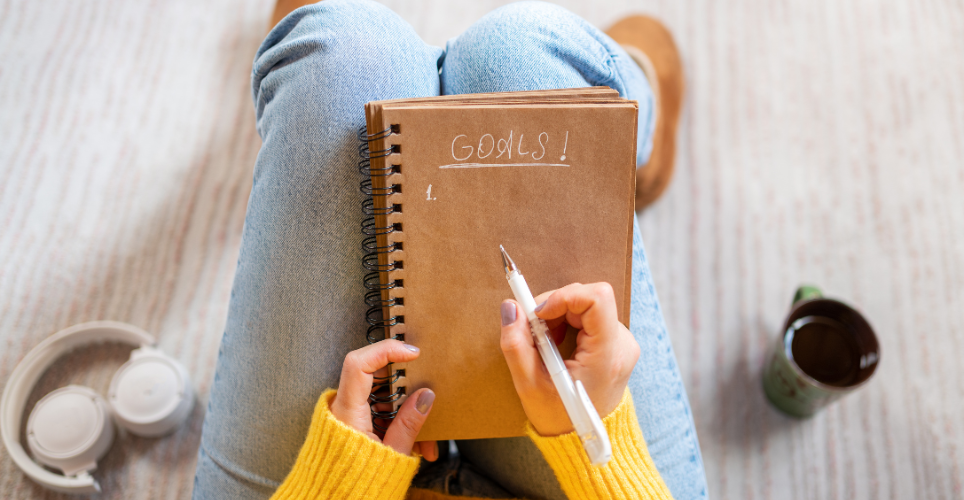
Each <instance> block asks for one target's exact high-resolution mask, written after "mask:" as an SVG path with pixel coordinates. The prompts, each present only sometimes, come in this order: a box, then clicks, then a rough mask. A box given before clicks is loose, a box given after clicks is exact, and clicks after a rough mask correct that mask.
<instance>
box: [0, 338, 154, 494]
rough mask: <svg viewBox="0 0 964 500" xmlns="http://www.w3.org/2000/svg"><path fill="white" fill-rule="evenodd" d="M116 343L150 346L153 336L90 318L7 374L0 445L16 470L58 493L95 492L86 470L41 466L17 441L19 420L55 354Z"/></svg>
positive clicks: (0, 404)
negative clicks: (68, 472)
mask: <svg viewBox="0 0 964 500" xmlns="http://www.w3.org/2000/svg"><path fill="white" fill-rule="evenodd" d="M95 342H119V343H122V344H130V345H134V346H142V345H154V337H152V336H151V335H150V334H149V333H147V332H145V331H144V330H141V329H140V328H137V327H136V326H133V325H128V324H127V323H120V322H117V321H92V322H90V323H81V324H79V325H74V326H72V327H70V328H65V329H63V330H61V331H59V332H57V333H55V334H53V335H51V336H50V337H48V338H47V339H46V340H44V341H43V342H41V343H40V344H39V345H38V346H37V347H34V348H33V349H32V350H31V351H30V352H29V353H27V355H26V356H25V357H24V358H23V359H22V360H21V361H20V363H18V364H17V367H16V368H14V369H13V372H12V373H11V374H10V379H9V380H8V381H7V385H6V387H4V388H3V399H2V400H0V421H2V429H0V430H2V433H3V444H4V446H6V448H7V452H8V453H9V454H10V457H11V458H13V461H14V462H15V463H16V464H17V466H18V467H20V469H21V470H22V471H23V472H24V473H25V474H27V476H29V477H30V478H31V479H33V480H34V481H36V482H38V483H40V484H42V485H44V486H46V487H47V488H50V489H53V490H56V491H60V492H62V493H96V492H99V491H100V485H98V484H97V482H96V481H94V478H92V477H91V476H90V475H89V474H87V473H81V474H78V475H77V476H73V477H67V476H61V475H59V474H54V473H52V472H50V471H48V470H47V469H44V468H43V467H41V466H40V465H38V464H37V463H35V462H34V461H33V460H31V459H30V457H29V456H28V455H27V452H26V451H25V450H24V449H23V445H21V444H20V422H21V417H22V416H23V410H24V406H25V405H26V404H27V398H29V397H30V392H31V391H32V390H33V387H34V385H35V384H36V383H37V380H39V379H40V376H41V375H43V373H44V372H45V371H47V368H49V367H50V365H51V364H52V363H53V362H54V361H55V360H56V359H57V358H59V357H61V356H63V355H64V354H67V353H68V352H70V351H72V350H74V349H76V348H78V347H80V346H82V345H86V344H91V343H95Z"/></svg>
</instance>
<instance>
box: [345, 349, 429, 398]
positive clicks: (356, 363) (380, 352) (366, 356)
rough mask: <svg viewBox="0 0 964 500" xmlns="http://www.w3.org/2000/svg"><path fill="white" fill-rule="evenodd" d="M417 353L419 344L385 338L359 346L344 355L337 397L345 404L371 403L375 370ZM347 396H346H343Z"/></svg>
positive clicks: (403, 360)
mask: <svg viewBox="0 0 964 500" xmlns="http://www.w3.org/2000/svg"><path fill="white" fill-rule="evenodd" d="M417 357H418V348H417V347H415V346H413V345H410V344H406V343H404V342H400V341H398V340H392V339H386V340H382V341H380V342H376V343H374V344H371V345H367V346H365V347H362V348H361V349H356V350H354V351H352V352H350V353H348V355H347V356H345V364H344V365H343V366H342V369H341V381H339V384H338V399H341V401H340V403H341V404H343V405H344V406H345V407H346V408H353V407H356V406H359V405H367V404H368V395H369V394H370V393H371V391H372V374H374V373H375V372H377V371H378V370H379V369H380V368H383V367H384V366H385V365H387V364H388V363H402V362H405V361H411V360H413V359H415V358H417ZM342 398H344V399H342Z"/></svg>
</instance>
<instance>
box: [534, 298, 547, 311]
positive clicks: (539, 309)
mask: <svg viewBox="0 0 964 500" xmlns="http://www.w3.org/2000/svg"><path fill="white" fill-rule="evenodd" d="M546 302H548V299H547V300H543V301H542V303H541V304H539V305H537V306H536V308H535V311H536V312H539V311H541V310H542V308H543V307H546Z"/></svg>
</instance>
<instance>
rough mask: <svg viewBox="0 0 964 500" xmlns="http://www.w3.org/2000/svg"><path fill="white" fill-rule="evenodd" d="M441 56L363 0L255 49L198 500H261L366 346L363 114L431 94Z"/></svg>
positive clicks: (312, 14)
mask: <svg viewBox="0 0 964 500" xmlns="http://www.w3.org/2000/svg"><path fill="white" fill-rule="evenodd" d="M441 55H442V50H441V49H440V48H436V47H430V46H428V45H425V44H424V43H423V42H422V40H421V39H420V38H419V37H418V36H417V35H416V34H415V32H414V31H413V30H412V28H411V27H410V26H409V25H408V24H407V23H405V22H404V21H403V20H402V19H401V18H399V17H398V16H397V15H395V14H394V13H393V12H391V11H390V10H389V9H387V8H385V7H384V6H381V5H379V4H376V3H374V2H369V1H365V0H328V1H325V2H322V3H320V4H316V5H311V6H308V7H305V8H302V9H299V10H297V11H295V12H293V13H292V14H291V15H289V16H287V17H286V18H285V19H284V20H283V21H282V22H281V23H279V24H278V25H277V26H276V27H275V28H274V29H273V30H272V31H271V33H269V34H268V37H267V38H266V39H265V41H264V43H263V44H262V46H261V48H260V49H259V51H258V53H257V56H256V58H255V61H254V69H253V73H252V86H253V93H254V102H255V110H256V114H257V127H258V132H259V133H260V134H261V137H262V139H263V145H262V147H261V151H260V153H259V154H258V159H257V163H256V165H255V169H254V185H253V187H252V191H251V196H250V199H249V201H248V211H247V216H246V218H245V223H244V232H243V236H242V240H241V253H240V256H239V259H238V268H237V274H236V276H235V281H234V287H233V289H232V293H231V303H230V308H229V312H228V318H227V324H226V326H225V331H224V337H223V339H222V341H221V349H220V351H219V355H218V366H217V370H216V372H215V376H214V383H213V385H212V388H211V397H210V402H209V404H208V410H207V415H206V417H205V420H204V429H203V433H202V436H201V447H200V450H199V452H198V466H197V475H196V478H195V487H194V497H195V498H199V499H207V498H232V499H236V498H267V497H269V496H270V495H271V493H272V492H273V491H274V489H275V488H276V487H277V486H278V485H279V484H280V482H281V481H282V480H283V479H284V478H285V476H286V475H287V474H288V471H289V469H290V467H291V465H292V464H293V463H294V461H295V458H296V456H297V454H298V451H299V449H300V448H301V445H302V443H303V441H304V439H305V435H306V433H307V429H308V425H309V423H310V420H311V414H312V411H313V409H314V405H315V403H316V401H317V398H318V396H319V394H320V393H321V392H322V391H323V390H324V389H325V388H326V387H337V385H338V377H339V373H340V372H341V367H342V362H343V360H344V358H345V355H346V354H347V353H348V352H349V351H351V350H353V349H357V348H359V347H362V346H363V345H365V326H366V325H365V320H364V314H365V301H364V293H363V292H364V287H363V286H362V277H363V273H364V271H363V268H362V264H361V258H362V250H361V240H362V238H361V233H360V223H361V220H362V212H361V202H362V199H363V197H362V194H361V193H360V192H359V187H358V185H359V181H361V175H360V174H359V172H358V169H357V165H358V160H359V157H358V145H359V142H358V139H357V137H356V132H357V130H358V128H359V127H361V126H362V125H364V123H365V118H364V105H365V103H366V102H368V101H372V100H378V99H390V98H398V97H418V96H433V95H438V93H439V87H438V63H439V60H440V57H441Z"/></svg>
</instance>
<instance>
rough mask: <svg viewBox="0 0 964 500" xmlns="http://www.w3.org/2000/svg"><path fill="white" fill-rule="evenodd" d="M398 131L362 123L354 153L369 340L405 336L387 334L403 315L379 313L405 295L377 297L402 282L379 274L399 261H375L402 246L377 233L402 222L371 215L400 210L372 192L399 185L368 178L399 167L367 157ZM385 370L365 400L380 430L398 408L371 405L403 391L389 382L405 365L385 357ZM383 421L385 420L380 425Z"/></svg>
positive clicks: (385, 152)
mask: <svg viewBox="0 0 964 500" xmlns="http://www.w3.org/2000/svg"><path fill="white" fill-rule="evenodd" d="M397 134H398V129H397V127H395V126H392V127H389V128H386V129H385V130H382V131H381V132H377V133H375V134H369V133H368V131H367V129H366V128H365V127H364V126H363V127H361V128H360V129H359V130H358V141H359V145H358V156H360V157H361V159H360V160H359V161H358V172H359V173H361V175H362V176H364V180H362V182H361V184H360V186H359V188H360V189H361V192H362V194H364V195H365V199H364V201H362V213H363V214H364V215H365V217H364V219H362V223H361V231H362V234H363V235H365V238H364V239H363V240H362V251H363V252H364V253H365V256H364V257H363V258H362V266H363V267H364V268H365V270H367V271H369V272H368V273H367V274H365V278H364V285H365V289H367V290H368V291H367V292H366V293H365V304H367V305H368V306H369V307H368V310H367V311H365V321H366V322H367V323H368V331H367V332H366V334H365V337H366V339H367V340H368V343H369V344H374V343H375V342H378V341H381V340H384V339H386V338H393V339H397V340H405V336H404V335H402V334H397V335H392V336H389V334H390V332H391V327H393V326H395V325H400V324H403V323H404V322H405V317H404V316H391V317H389V318H385V317H384V311H385V308H387V307H392V306H399V305H402V304H403V303H404V299H402V298H401V297H390V298H388V299H387V300H386V299H383V298H382V291H384V290H393V289H395V288H402V285H403V283H402V280H393V281H389V280H388V276H387V275H385V276H384V278H383V277H382V273H388V272H390V271H395V270H398V269H402V265H403V262H402V261H394V262H391V263H389V264H379V263H378V256H379V255H387V254H390V253H392V252H396V251H399V250H401V249H402V243H401V242H395V243H390V244H388V245H381V246H379V244H378V238H379V237H382V238H384V237H385V236H387V235H389V234H392V233H396V232H400V231H401V230H402V225H401V223H394V224H389V225H387V226H384V227H378V225H377V222H376V220H375V216H386V215H391V214H395V213H401V211H402V207H401V205H397V204H393V205H389V204H388V203H387V202H386V203H380V204H378V205H376V204H375V198H376V197H378V198H384V197H387V196H391V195H393V194H395V193H400V192H401V186H400V185H398V184H392V185H390V186H386V187H375V186H374V184H373V183H372V179H373V178H375V177H387V176H389V175H392V174H393V173H396V172H398V169H397V167H396V166H393V165H387V162H386V166H385V167H382V168H372V164H371V161H372V159H376V158H385V157H387V156H389V155H391V154H392V153H397V152H399V148H398V146H391V147H389V148H388V149H379V150H375V151H371V150H370V149H369V144H370V143H371V142H374V141H379V140H382V139H385V138H387V137H389V136H391V135H397ZM389 371H390V373H391V375H389V376H387V377H375V379H374V382H373V383H372V392H371V395H369V396H368V404H369V406H371V413H372V427H373V428H374V429H375V432H376V433H379V434H384V433H385V431H386V430H387V429H388V424H390V423H391V420H392V419H393V418H395V415H396V414H397V413H398V410H395V409H392V410H391V411H382V410H378V409H376V408H375V405H377V404H392V403H394V402H396V401H398V400H399V399H401V397H402V396H404V395H405V387H398V388H396V389H395V391H392V390H391V385H392V384H394V383H396V382H398V379H399V378H401V377H402V376H404V374H405V371H404V370H395V371H391V363H389ZM382 422H387V423H385V424H384V425H382Z"/></svg>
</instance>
